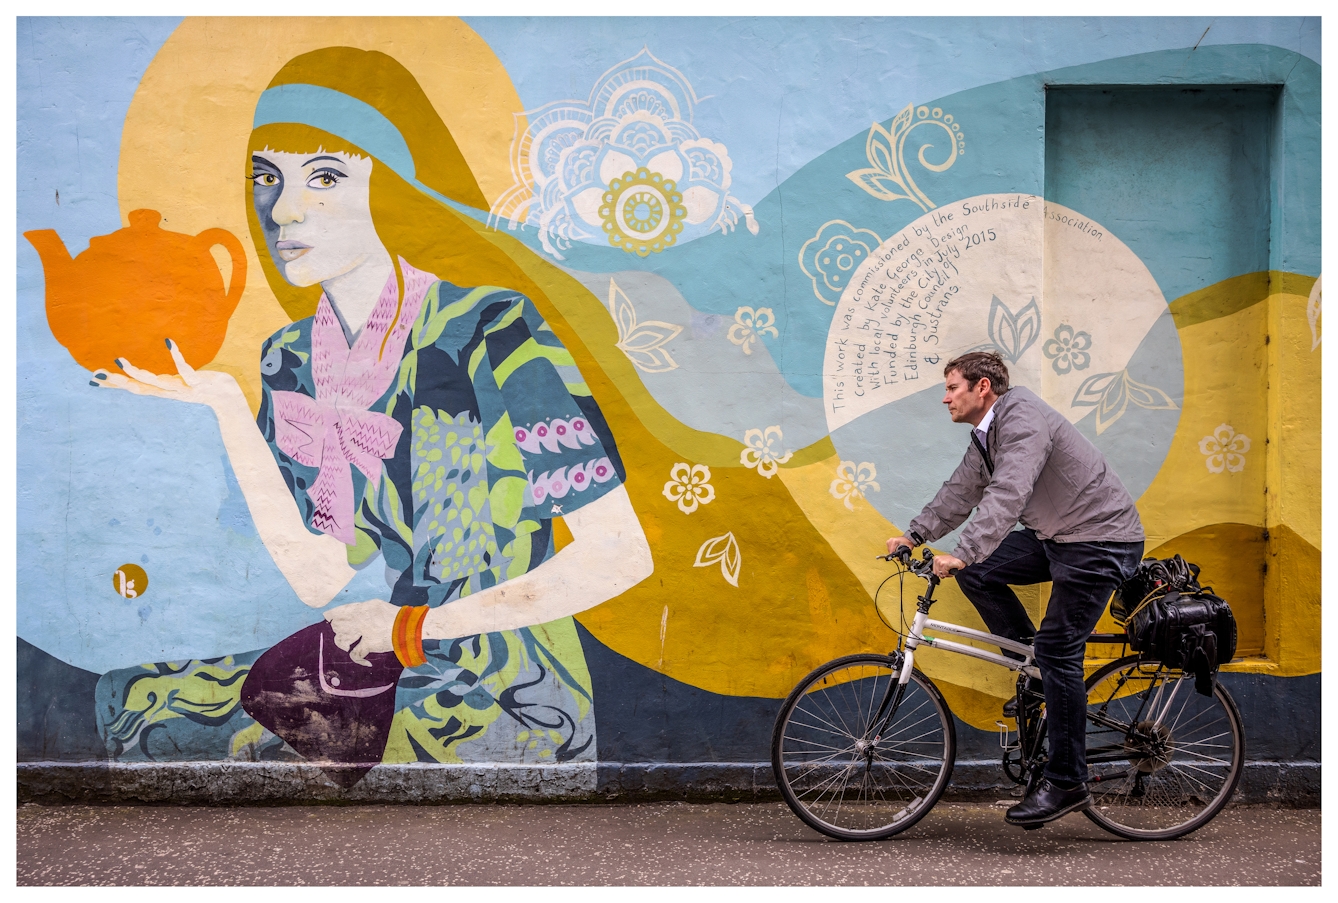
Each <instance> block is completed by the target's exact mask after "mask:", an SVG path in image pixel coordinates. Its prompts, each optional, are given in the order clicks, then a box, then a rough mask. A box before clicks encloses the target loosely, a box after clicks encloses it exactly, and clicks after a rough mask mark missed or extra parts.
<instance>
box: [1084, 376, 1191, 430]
mask: <svg viewBox="0 0 1338 903" xmlns="http://www.w3.org/2000/svg"><path fill="white" fill-rule="evenodd" d="M1130 402H1132V403H1133V404H1135V405H1137V406H1138V407H1140V408H1146V409H1147V410H1149V411H1175V410H1178V409H1179V405H1177V404H1176V403H1175V402H1174V401H1172V400H1171V396H1169V395H1167V394H1166V393H1165V392H1163V391H1162V390H1161V389H1158V388H1157V387H1156V386H1148V385H1144V384H1143V383H1140V382H1139V381H1138V380H1136V379H1133V378H1132V377H1130V376H1129V371H1127V370H1120V371H1119V372H1117V373H1097V374H1095V375H1093V376H1089V377H1087V379H1085V380H1083V383H1082V385H1081V386H1079V387H1078V391H1077V393H1076V394H1075V395H1074V396H1073V405H1074V407H1095V408H1096V432H1097V435H1098V436H1099V435H1101V434H1102V433H1104V432H1105V431H1106V428H1107V427H1109V426H1110V425H1111V424H1112V423H1114V422H1115V421H1116V420H1119V419H1120V418H1121V417H1123V416H1124V412H1125V411H1126V410H1128V408H1129V404H1130Z"/></svg>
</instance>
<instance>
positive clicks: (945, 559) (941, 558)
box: [934, 552, 966, 580]
mask: <svg viewBox="0 0 1338 903" xmlns="http://www.w3.org/2000/svg"><path fill="white" fill-rule="evenodd" d="M964 567H966V562H965V561H963V560H962V559H960V558H955V557H953V556H952V555H949V554H947V553H946V552H945V553H943V554H940V555H935V556H934V576H935V577H937V578H938V579H940V580H943V579H945V578H947V577H949V576H951V575H952V574H955V573H957V572H958V571H960V570H961V569H962V568H964Z"/></svg>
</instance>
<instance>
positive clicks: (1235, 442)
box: [1199, 423, 1250, 473]
mask: <svg viewBox="0 0 1338 903" xmlns="http://www.w3.org/2000/svg"><path fill="white" fill-rule="evenodd" d="M1249 450H1250V437H1249V436H1246V435H1245V434H1243V433H1237V432H1236V431H1235V429H1234V428H1232V427H1230V426H1228V425H1227V424H1225V423H1224V424H1222V425H1221V426H1219V427H1218V428H1217V429H1215V430H1213V434H1212V435H1211V436H1204V437H1203V438H1202V439H1200V440H1199V451H1201V452H1203V454H1204V455H1206V456H1207V460H1206V461H1205V462H1204V463H1205V464H1206V465H1207V466H1208V470H1209V471H1210V472H1212V473H1221V472H1222V471H1223V469H1226V470H1229V471H1230V472H1231V473H1240V472H1241V471H1242V470H1244V469H1245V453H1246V452H1247V451H1249Z"/></svg>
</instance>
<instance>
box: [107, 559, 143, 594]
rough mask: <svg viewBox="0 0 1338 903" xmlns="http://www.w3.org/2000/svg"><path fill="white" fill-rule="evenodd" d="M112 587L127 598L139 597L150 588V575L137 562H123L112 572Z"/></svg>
mask: <svg viewBox="0 0 1338 903" xmlns="http://www.w3.org/2000/svg"><path fill="white" fill-rule="evenodd" d="M112 587H113V588H115V590H116V592H117V593H119V594H120V595H121V597H122V598H125V599H138V598H139V597H140V596H142V595H144V591H145V590H147V589H148V588H149V575H148V574H146V573H144V569H143V568H142V567H140V566H139V565H137V564H123V565H121V566H120V567H119V568H117V569H116V573H115V574H112Z"/></svg>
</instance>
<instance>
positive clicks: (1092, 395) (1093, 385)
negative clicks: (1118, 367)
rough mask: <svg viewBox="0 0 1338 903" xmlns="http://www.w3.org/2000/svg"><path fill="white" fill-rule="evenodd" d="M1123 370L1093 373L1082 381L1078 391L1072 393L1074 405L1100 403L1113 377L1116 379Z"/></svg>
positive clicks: (1082, 405) (1091, 405)
mask: <svg viewBox="0 0 1338 903" xmlns="http://www.w3.org/2000/svg"><path fill="white" fill-rule="evenodd" d="M1122 373H1123V371H1120V372H1116V373H1094V374H1092V375H1091V376H1089V377H1087V378H1086V379H1085V380H1083V381H1082V385H1081V386H1079V387H1078V391H1077V392H1075V393H1074V394H1073V406H1074V407H1094V406H1096V405H1098V404H1100V403H1101V398H1102V396H1104V395H1105V394H1106V389H1107V388H1108V387H1109V386H1110V382H1111V380H1113V379H1118V378H1119V377H1120V376H1121V374H1122Z"/></svg>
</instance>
